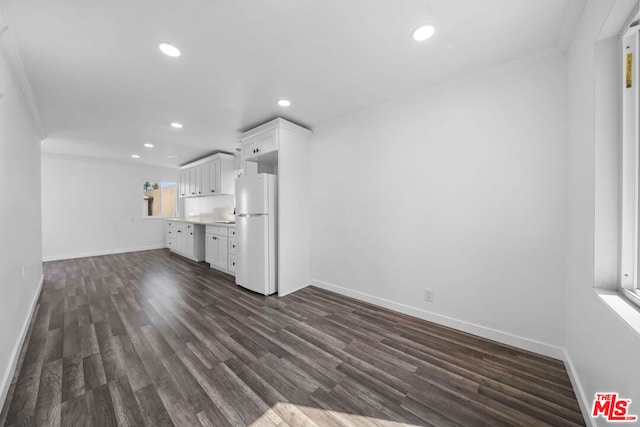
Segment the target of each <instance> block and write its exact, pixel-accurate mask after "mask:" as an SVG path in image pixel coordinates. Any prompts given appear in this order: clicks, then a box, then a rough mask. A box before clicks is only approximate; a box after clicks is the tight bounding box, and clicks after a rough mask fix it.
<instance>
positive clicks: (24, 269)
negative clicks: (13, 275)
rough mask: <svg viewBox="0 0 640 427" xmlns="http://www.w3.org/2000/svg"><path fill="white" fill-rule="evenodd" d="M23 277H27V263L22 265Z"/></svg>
mask: <svg viewBox="0 0 640 427" xmlns="http://www.w3.org/2000/svg"><path fill="white" fill-rule="evenodd" d="M22 278H23V279H26V278H27V266H26V265H23V266H22Z"/></svg>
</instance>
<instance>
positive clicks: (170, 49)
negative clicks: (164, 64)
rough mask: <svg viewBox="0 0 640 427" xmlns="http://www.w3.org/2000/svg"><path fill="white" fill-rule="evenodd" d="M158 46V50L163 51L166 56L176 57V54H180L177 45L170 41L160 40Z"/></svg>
mask: <svg viewBox="0 0 640 427" xmlns="http://www.w3.org/2000/svg"><path fill="white" fill-rule="evenodd" d="M158 47H159V48H160V51H162V53H164V54H165V55H167V56H171V57H173V58H177V57H178V56H180V55H181V53H180V49H178V48H177V47H175V46H174V45H172V44H171V43H168V42H162V43H160V44H159V45H158Z"/></svg>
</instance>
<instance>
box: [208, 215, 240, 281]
mask: <svg viewBox="0 0 640 427" xmlns="http://www.w3.org/2000/svg"><path fill="white" fill-rule="evenodd" d="M206 241H207V243H206V254H205V261H206V262H208V263H209V264H210V265H211V268H216V269H218V270H222V271H224V272H226V273H232V274H233V272H235V267H236V262H237V261H236V258H235V251H236V245H237V243H236V239H235V229H234V228H229V227H216V226H207V229H206Z"/></svg>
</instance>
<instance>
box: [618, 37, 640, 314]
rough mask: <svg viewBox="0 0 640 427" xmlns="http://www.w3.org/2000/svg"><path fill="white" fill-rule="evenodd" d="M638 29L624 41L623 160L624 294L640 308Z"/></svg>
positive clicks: (622, 252) (622, 241)
mask: <svg viewBox="0 0 640 427" xmlns="http://www.w3.org/2000/svg"><path fill="white" fill-rule="evenodd" d="M637 28H638V27H637V26H636V27H632V28H631V29H630V30H629V31H627V32H626V34H625V35H624V36H623V37H622V67H621V68H622V79H621V80H622V156H621V171H622V175H621V184H622V192H621V200H622V206H621V228H622V229H621V233H620V245H621V246H620V254H621V260H620V284H621V292H622V293H624V294H625V296H626V297H627V298H628V299H629V300H631V301H633V302H635V303H636V304H638V305H640V290H639V289H640V288H639V280H638V265H639V264H640V262H639V261H640V259H639V257H640V250H639V246H638V244H639V241H640V238H639V237H640V235H639V233H640V226H639V215H638V211H639V202H640V194H639V191H640V165H639V163H640V161H639V160H640V159H639V156H640V132H639V125H640V118H639V114H640V97H639V94H640V91H639V89H640V88H639V86H640V78H639V77H640V76H639V75H638V71H639V68H638V60H639V59H640V58H639V56H640V55H639V53H640V49H639V47H640V40H639V37H638V34H639V33H638V31H637Z"/></svg>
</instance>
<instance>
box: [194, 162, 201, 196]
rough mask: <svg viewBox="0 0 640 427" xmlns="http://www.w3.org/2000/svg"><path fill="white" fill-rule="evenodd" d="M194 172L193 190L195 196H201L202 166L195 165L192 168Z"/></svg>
mask: <svg viewBox="0 0 640 427" xmlns="http://www.w3.org/2000/svg"><path fill="white" fill-rule="evenodd" d="M193 172H194V174H195V179H194V192H195V193H196V194H195V195H196V196H202V166H196V167H194V168H193Z"/></svg>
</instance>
